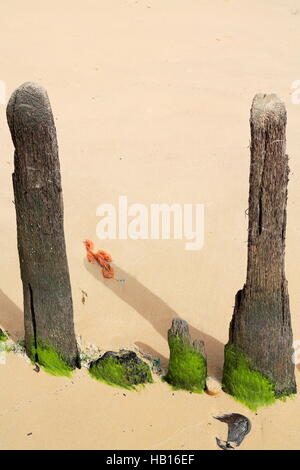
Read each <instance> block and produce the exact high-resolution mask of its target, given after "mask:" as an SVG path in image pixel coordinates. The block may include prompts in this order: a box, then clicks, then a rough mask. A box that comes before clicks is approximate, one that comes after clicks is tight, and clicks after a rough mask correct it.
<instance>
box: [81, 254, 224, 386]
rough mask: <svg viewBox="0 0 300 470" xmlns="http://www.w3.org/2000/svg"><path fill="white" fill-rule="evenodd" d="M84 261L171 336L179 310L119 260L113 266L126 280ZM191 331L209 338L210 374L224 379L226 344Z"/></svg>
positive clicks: (192, 330) (202, 335) (147, 348)
mask: <svg viewBox="0 0 300 470" xmlns="http://www.w3.org/2000/svg"><path fill="white" fill-rule="evenodd" d="M84 265H85V267H86V269H87V270H88V272H89V273H90V274H92V275H93V276H94V277H95V278H96V279H97V280H98V281H100V282H102V284H104V285H105V286H106V287H107V288H108V289H110V290H111V291H113V292H114V294H115V295H117V296H118V297H119V298H120V299H122V300H123V301H124V302H126V303H127V304H128V305H130V306H131V307H132V308H134V309H135V310H136V311H137V312H138V313H139V314H140V315H142V316H143V317H144V318H145V320H147V321H148V322H149V323H150V324H151V325H152V326H153V327H154V328H155V329H156V331H157V332H158V333H159V334H160V335H161V336H162V337H163V338H164V339H167V333H168V329H169V328H170V326H171V323H172V320H173V318H180V315H179V314H178V313H177V312H175V310H173V309H172V308H171V307H170V306H169V305H168V304H166V302H164V301H163V300H162V299H160V298H159V297H158V296H157V295H155V294H154V293H153V292H151V291H150V290H149V289H147V287H145V286H144V285H143V284H141V283H140V282H139V281H138V280H137V279H135V278H134V277H133V276H131V275H130V274H129V273H127V272H126V271H124V270H123V269H121V268H120V267H119V266H116V265H115V264H114V265H113V266H114V269H115V271H116V273H117V276H118V278H119V279H125V282H116V281H114V280H112V279H105V278H104V277H103V275H102V272H101V269H100V268H99V266H98V265H95V264H90V263H89V262H88V261H87V259H85V261H84ZM190 333H191V336H192V338H193V339H201V340H203V341H204V342H205V347H206V351H207V356H208V369H209V374H213V375H214V376H215V377H217V378H219V379H220V378H221V374H222V367H223V349H224V345H223V344H222V343H221V342H220V341H218V340H216V339H215V338H213V337H212V336H210V335H207V334H206V333H203V332H201V331H199V330H197V329H196V328H194V327H193V326H191V325H190ZM135 344H136V345H137V346H138V347H140V348H141V349H142V350H143V351H144V352H147V353H149V354H151V355H153V356H155V357H159V358H160V359H161V361H162V363H163V364H166V363H167V358H165V357H164V356H162V355H161V354H160V353H159V352H157V351H155V350H154V349H153V348H152V347H151V346H149V345H147V344H145V343H143V342H141V341H136V343H135Z"/></svg>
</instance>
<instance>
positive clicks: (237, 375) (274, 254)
mask: <svg viewBox="0 0 300 470" xmlns="http://www.w3.org/2000/svg"><path fill="white" fill-rule="evenodd" d="M250 125H251V167H250V193H249V229H248V266H247V279H246V284H245V285H244V288H243V289H242V290H240V291H239V292H238V293H237V295H236V300H235V308H234V313H233V318H232V321H231V324H230V333H229V343H228V345H227V346H226V347H225V364H224V376H223V383H224V388H225V390H226V391H228V392H229V393H231V394H232V395H235V396H237V398H240V399H241V400H242V401H245V402H248V404H250V406H251V403H252V405H254V408H255V407H256V405H259V404H267V403H268V402H271V401H272V392H273V395H274V398H277V397H280V396H283V395H289V394H293V393H295V392H296V384H295V376H294V364H293V362H292V342H293V337H292V328H291V315H290V307H289V296H288V288H287V281H286V278H285V269H284V256H285V232H286V205H287V185H288V174H289V167H288V156H287V155H286V154H285V147H286V109H285V106H284V103H283V102H282V101H281V100H280V99H279V98H278V97H277V96H276V95H274V94H271V95H264V94H258V95H256V96H255V98H254V100H253V103H252V108H251V118H250ZM268 390H269V391H270V393H269V392H268ZM242 395H244V396H242ZM254 402H255V403H256V404H255V403H254Z"/></svg>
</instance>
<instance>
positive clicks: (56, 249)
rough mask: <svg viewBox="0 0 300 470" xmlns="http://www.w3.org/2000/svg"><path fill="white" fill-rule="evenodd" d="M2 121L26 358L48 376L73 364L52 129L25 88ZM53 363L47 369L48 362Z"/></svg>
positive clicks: (37, 89)
mask: <svg viewBox="0 0 300 470" xmlns="http://www.w3.org/2000/svg"><path fill="white" fill-rule="evenodd" d="M7 119H8V124H9V128H10V132H11V136H12V140H13V143H14V146H15V157H14V165H15V168H14V174H13V187H14V194H15V207H16V216H17V236H18V250H19V258H20V267H21V278H22V282H23V294H24V317H25V341H26V350H27V354H28V356H29V357H30V358H31V359H32V360H34V361H36V362H39V363H41V364H42V365H44V366H45V367H46V368H48V369H49V371H50V372H51V371H52V372H53V373H56V372H57V373H60V371H59V370H55V369H59V368H60V362H61V365H62V370H61V372H64V365H66V366H67V368H75V367H76V366H78V365H79V360H78V350H77V343H76V338H75V332H74V324H73V306H72V294H71V286H70V278H69V270H68V263H67V257H66V248H65V237H64V228H63V201H62V188H61V177H60V166H59V156H58V146H57V139H56V130H55V124H54V119H53V115H52V111H51V106H50V103H49V99H48V95H47V92H46V91H45V90H44V89H43V88H42V87H41V86H39V85H37V84H35V83H25V84H23V85H21V86H20V87H19V88H17V90H16V91H15V92H14V93H13V94H12V96H11V98H10V101H9V103H8V106H7ZM51 362H53V364H52V363H51Z"/></svg>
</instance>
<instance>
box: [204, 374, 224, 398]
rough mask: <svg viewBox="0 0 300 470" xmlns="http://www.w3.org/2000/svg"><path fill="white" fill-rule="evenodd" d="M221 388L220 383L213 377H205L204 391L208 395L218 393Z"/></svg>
mask: <svg viewBox="0 0 300 470" xmlns="http://www.w3.org/2000/svg"><path fill="white" fill-rule="evenodd" d="M221 390H222V385H221V383H220V382H219V380H217V379H215V377H207V379H206V392H207V393H208V395H219V393H220V392H221Z"/></svg>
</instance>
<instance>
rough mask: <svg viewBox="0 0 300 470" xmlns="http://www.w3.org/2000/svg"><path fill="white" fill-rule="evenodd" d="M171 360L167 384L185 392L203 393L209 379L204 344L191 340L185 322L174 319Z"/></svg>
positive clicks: (171, 331)
mask: <svg viewBox="0 0 300 470" xmlns="http://www.w3.org/2000/svg"><path fill="white" fill-rule="evenodd" d="M168 343H169V348H170V360H169V366H168V373H167V376H166V380H167V382H169V383H170V384H171V385H173V386H175V387H178V388H182V389H185V390H190V391H195V392H202V391H203V390H204V387H205V381H206V377H207V364H206V352H205V347H204V342H203V341H201V340H195V341H194V342H193V341H192V339H191V336H190V332H189V326H188V323H187V322H186V321H185V320H181V319H180V318H174V319H173V321H172V327H171V328H170V329H169V331H168Z"/></svg>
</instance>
